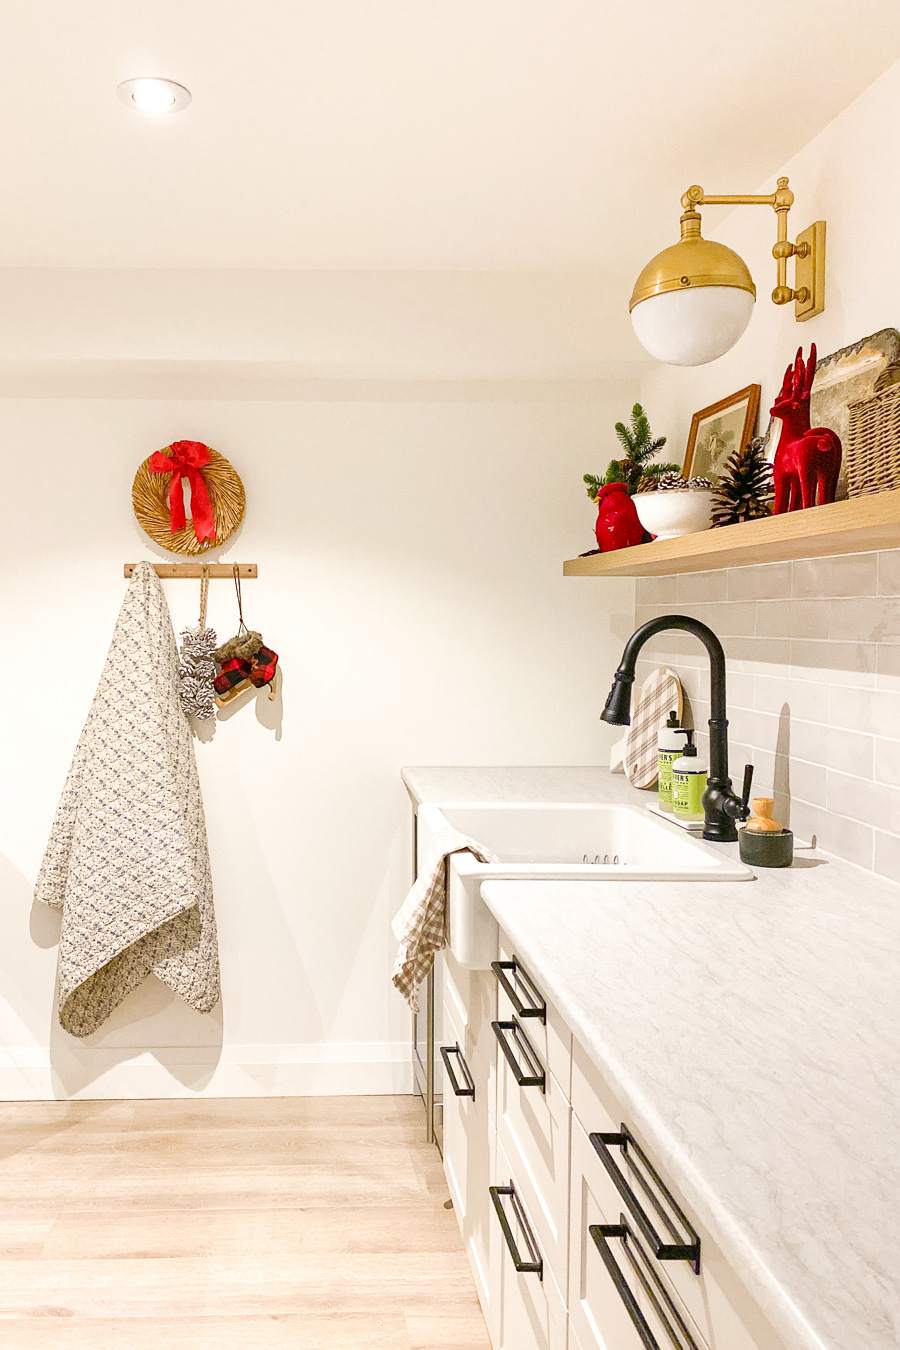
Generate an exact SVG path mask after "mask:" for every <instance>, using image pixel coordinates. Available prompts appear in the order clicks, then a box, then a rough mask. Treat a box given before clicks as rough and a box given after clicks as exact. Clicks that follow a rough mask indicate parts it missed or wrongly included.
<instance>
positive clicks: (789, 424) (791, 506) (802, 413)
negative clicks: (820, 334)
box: [771, 343, 841, 516]
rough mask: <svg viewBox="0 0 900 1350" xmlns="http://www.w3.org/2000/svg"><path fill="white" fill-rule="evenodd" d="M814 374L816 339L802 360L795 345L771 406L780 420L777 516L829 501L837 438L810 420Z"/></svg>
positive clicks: (838, 446) (834, 486)
mask: <svg viewBox="0 0 900 1350" xmlns="http://www.w3.org/2000/svg"><path fill="white" fill-rule="evenodd" d="M815 373H816V344H815V343H813V344H812V347H811V348H810V352H809V360H808V361H807V363H806V365H804V364H803V348H802V347H798V348H797V357H796V360H795V361H794V364H793V366H788V368H787V370H786V371H785V375H784V384H783V385H782V386H781V393H780V394H779V395H778V397H777V399H776V400H775V403H774V405H773V407H772V410H771V411H772V416H773V417H777V418H779V419H780V421H781V435H780V437H779V440H778V449H777V450H776V451H775V463H774V464H773V465H772V474H773V477H774V479H775V501H774V504H773V507H772V510H773V513H774V514H775V515H776V516H780V515H782V514H783V513H784V512H785V511H799V510H800V509H801V508H803V509H805V508H806V507H808V506H823V505H824V504H825V503H826V502H833V501H834V495H835V493H836V492H837V482H838V474H839V473H840V469H841V438H840V436H838V435H836V434H835V432H833V431H832V430H831V428H830V427H813V428H810V425H809V398H810V393H811V391H812V382H813V376H814V375H815Z"/></svg>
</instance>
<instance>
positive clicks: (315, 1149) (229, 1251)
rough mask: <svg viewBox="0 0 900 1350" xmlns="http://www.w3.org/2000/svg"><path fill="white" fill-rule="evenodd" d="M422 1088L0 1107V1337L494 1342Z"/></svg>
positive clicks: (324, 1348)
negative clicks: (392, 1093)
mask: <svg viewBox="0 0 900 1350" xmlns="http://www.w3.org/2000/svg"><path fill="white" fill-rule="evenodd" d="M423 1136H424V1126H423V1119H422V1108H421V1105H420V1103H419V1102H418V1101H417V1100H415V1099H414V1098H411V1097H331V1098H329V1097H282V1098H276V1099H248V1100H205V1099H204V1100H196V1101H141V1102H37V1103H35V1102H11V1103H10V1102H7V1103H0V1345H2V1346H3V1350H49V1347H53V1350H123V1347H124V1350H149V1348H150V1347H151V1346H152V1347H153V1350H159V1348H160V1347H162V1346H164V1347H166V1350H288V1348H289V1347H290V1350H490V1343H489V1341H488V1337H487V1332H486V1330H485V1326H484V1321H483V1319H482V1316H481V1310H480V1307H479V1304H478V1299H477V1297H476V1295H475V1289H474V1285H473V1283H472V1278H471V1275H470V1273H469V1266H468V1262H467V1260H466V1257H465V1254H464V1252H463V1248H462V1241H461V1239H460V1236H459V1230H458V1228H457V1225H456V1219H455V1217H454V1215H453V1213H452V1212H451V1211H450V1210H446V1209H444V1202H445V1201H446V1200H447V1198H448V1196H447V1188H446V1184H445V1182H444V1175H443V1171H442V1169H441V1163H440V1158H439V1156H438V1154H437V1151H436V1149H434V1148H432V1147H431V1146H430V1145H427V1144H425V1143H424V1142H423Z"/></svg>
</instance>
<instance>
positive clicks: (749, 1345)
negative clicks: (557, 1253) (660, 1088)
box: [569, 1041, 783, 1350]
mask: <svg viewBox="0 0 900 1350" xmlns="http://www.w3.org/2000/svg"><path fill="white" fill-rule="evenodd" d="M572 1107H573V1120H572V1216H571V1225H570V1243H571V1253H570V1263H569V1270H570V1281H569V1311H570V1315H571V1317H572V1320H573V1324H575V1325H576V1326H577V1328H578V1335H579V1337H580V1339H581V1341H582V1343H583V1346H584V1350H594V1347H595V1346H601V1347H604V1350H612V1347H608V1343H607V1342H606V1341H604V1340H603V1339H597V1335H596V1333H593V1332H590V1331H589V1328H590V1327H591V1326H592V1324H593V1323H592V1318H593V1313H592V1307H593V1301H594V1296H595V1295H594V1294H592V1293H591V1290H596V1289H597V1281H598V1280H599V1279H600V1278H601V1277H604V1278H605V1282H606V1284H605V1291H604V1290H602V1289H601V1291H600V1292H601V1294H602V1295H603V1297H604V1298H605V1299H606V1300H607V1302H608V1297H609V1291H610V1290H611V1289H613V1290H614V1288H615V1286H614V1284H613V1281H612V1277H611V1276H609V1275H608V1273H607V1271H606V1269H605V1267H604V1264H603V1260H602V1257H601V1255H600V1252H599V1250H598V1248H597V1245H596V1243H595V1242H594V1241H593V1240H592V1239H591V1237H590V1235H589V1233H588V1227H589V1225H590V1224H597V1223H602V1224H607V1225H613V1226H615V1225H617V1224H619V1222H620V1220H621V1218H622V1216H623V1215H624V1216H625V1218H626V1220H627V1221H628V1223H629V1224H630V1225H631V1227H632V1228H637V1227H638V1225H637V1224H636V1223H635V1221H634V1218H633V1216H632V1214H631V1213H630V1212H629V1208H628V1205H627V1204H626V1203H625V1201H624V1199H623V1196H622V1194H621V1192H620V1191H619V1189H618V1188H617V1187H616V1185H615V1184H614V1182H613V1179H612V1175H611V1171H610V1170H609V1169H608V1168H607V1166H605V1165H604V1163H603V1161H602V1160H601V1156H600V1154H599V1153H598V1151H597V1149H596V1148H595V1147H594V1145H593V1144H592V1143H591V1141H590V1139H589V1135H590V1134H591V1133H597V1134H603V1133H609V1134H618V1133H619V1132H620V1131H621V1129H622V1125H623V1122H624V1123H625V1125H626V1127H627V1126H628V1121H627V1118H626V1117H625V1116H624V1114H623V1110H622V1107H621V1106H620V1104H619V1102H618V1101H617V1100H616V1098H615V1096H614V1095H613V1093H612V1092H611V1091H610V1089H609V1087H608V1086H607V1084H606V1083H605V1081H604V1080H603V1078H602V1076H601V1074H600V1072H599V1070H598V1069H597V1068H596V1067H595V1066H594V1064H593V1063H592V1061H591V1060H590V1058H589V1056H588V1055H587V1052H586V1051H585V1050H584V1048H583V1047H582V1046H581V1045H579V1043H578V1042H577V1041H576V1042H575V1044H574V1047H573V1053H572ZM635 1142H636V1143H637V1145H638V1147H640V1145H641V1143H642V1141H641V1140H640V1139H638V1140H636V1141H635ZM610 1152H611V1153H612V1154H613V1166H614V1167H618V1169H619V1172H620V1173H621V1175H622V1176H623V1177H624V1178H625V1180H626V1181H628V1182H630V1183H634V1184H633V1185H632V1189H633V1190H634V1191H635V1192H636V1194H637V1198H638V1200H639V1201H640V1203H641V1207H642V1208H643V1209H644V1210H645V1211H646V1212H647V1213H648V1215H649V1217H650V1219H651V1222H652V1224H653V1226H654V1228H655V1229H656V1230H657V1232H659V1233H660V1236H662V1237H663V1239H664V1240H665V1241H670V1240H672V1234H670V1233H666V1232H665V1229H664V1225H663V1224H661V1223H660V1222H659V1217H658V1214H657V1213H655V1212H654V1211H653V1206H652V1201H650V1200H649V1198H648V1197H647V1196H646V1195H645V1194H643V1193H641V1191H640V1186H639V1184H638V1183H636V1182H634V1174H633V1173H632V1172H631V1170H630V1169H629V1167H628V1165H627V1163H624V1164H623V1162H622V1154H621V1152H620V1150H619V1149H618V1148H616V1147H615V1146H613V1147H611V1149H610ZM638 1161H639V1159H638ZM652 1161H653V1160H652V1158H651V1159H650V1162H651V1166H652ZM641 1170H642V1171H643V1168H641ZM661 1180H662V1182H663V1185H664V1186H665V1188H666V1190H668V1191H669V1192H670V1193H671V1192H673V1191H674V1190H675V1188H674V1187H673V1186H672V1184H671V1182H670V1180H669V1178H667V1177H663V1178H661ZM673 1198H674V1200H675V1203H676V1205H677V1206H678V1208H679V1209H680V1210H681V1211H682V1212H683V1213H685V1214H686V1217H687V1219H688V1227H689V1229H694V1230H696V1234H697V1236H698V1237H699V1241H700V1269H699V1273H696V1272H695V1271H694V1270H693V1269H692V1267H691V1264H690V1263H689V1262H688V1261H684V1260H663V1261H656V1260H653V1259H652V1258H651V1260H652V1265H653V1269H654V1270H655V1272H656V1273H657V1274H658V1276H659V1278H660V1280H661V1282H662V1284H663V1286H664V1289H665V1291H666V1293H667V1294H668V1296H669V1297H670V1298H671V1299H672V1300H673V1302H674V1304H675V1306H676V1308H677V1309H678V1310H679V1311H680V1312H681V1314H682V1315H683V1316H684V1317H685V1319H686V1322H687V1324H688V1326H689V1327H690V1328H691V1329H692V1334H693V1337H694V1340H695V1341H696V1343H697V1345H698V1346H699V1347H701V1350H702V1347H703V1345H704V1344H706V1343H708V1344H709V1345H711V1346H714V1347H716V1350H721V1348H722V1347H727V1350H783V1343H782V1341H781V1339H780V1337H778V1336H777V1335H776V1334H775V1332H774V1331H773V1330H772V1328H771V1326H770V1325H769V1322H768V1320H767V1319H766V1318H765V1316H764V1315H763V1313H762V1312H761V1311H760V1310H759V1308H758V1307H757V1305H756V1303H755V1302H754V1300H753V1299H751V1298H750V1296H749V1295H748V1294H747V1292H746V1290H745V1289H744V1287H743V1285H742V1284H741V1283H740V1281H739V1280H738V1278H737V1276H736V1275H735V1273H734V1271H733V1269H732V1267H731V1266H730V1264H729V1263H728V1262H727V1261H726V1260H725V1258H724V1257H723V1256H722V1254H721V1252H720V1251H719V1249H718V1247H717V1245H716V1244H715V1243H714V1242H713V1241H712V1239H711V1238H710V1237H709V1235H708V1233H706V1232H705V1231H704V1229H703V1228H702V1226H700V1225H699V1224H697V1223H696V1222H695V1220H694V1218H693V1216H692V1215H691V1214H690V1212H689V1211H688V1210H687V1207H686V1206H685V1205H684V1204H683V1203H682V1201H681V1198H680V1196H678V1195H677V1192H675V1194H674V1197H673ZM591 1215H599V1216H600V1217H599V1218H598V1217H590V1216H591ZM676 1227H678V1228H680V1225H676ZM684 1235H685V1234H684V1231H683V1230H682V1231H681V1232H680V1234H678V1235H676V1236H681V1237H683V1236H684ZM637 1236H638V1238H640V1237H641V1234H640V1233H639V1232H638V1234H637ZM626 1245H628V1240H626ZM644 1245H645V1246H646V1242H644ZM612 1246H613V1247H614V1248H615V1249H617V1252H618V1255H619V1256H620V1257H621V1256H622V1255H623V1253H622V1244H621V1242H620V1241H613V1243H612ZM621 1264H624V1265H625V1268H626V1270H627V1269H628V1262H627V1260H626V1261H625V1262H622V1261H621V1260H620V1265H621ZM597 1296H598V1297H599V1295H597ZM619 1303H620V1304H621V1299H620V1300H619ZM622 1306H623V1307H624V1305H622ZM579 1310H580V1311H579ZM616 1311H619V1310H618V1309H617V1310H616ZM609 1315H610V1317H612V1316H613V1315H614V1314H613V1313H610V1314H609ZM591 1334H593V1335H594V1339H593V1340H591V1339H590V1335H591ZM633 1343H634V1345H635V1347H637V1346H639V1344H640V1342H639V1341H638V1340H634V1339H633ZM660 1344H661V1345H663V1346H666V1350H668V1342H667V1341H666V1340H665V1339H664V1340H662V1341H661V1342H660ZM631 1346H632V1341H629V1340H625V1339H623V1342H622V1350H625V1347H628V1350H631ZM615 1350H619V1346H618V1345H617V1344H616V1345H615Z"/></svg>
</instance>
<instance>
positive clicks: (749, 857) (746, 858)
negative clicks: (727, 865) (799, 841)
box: [738, 829, 794, 867]
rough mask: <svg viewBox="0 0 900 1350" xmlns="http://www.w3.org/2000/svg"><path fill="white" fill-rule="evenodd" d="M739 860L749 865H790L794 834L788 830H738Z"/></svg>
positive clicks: (792, 854) (792, 859)
mask: <svg viewBox="0 0 900 1350" xmlns="http://www.w3.org/2000/svg"><path fill="white" fill-rule="evenodd" d="M738 841H739V843H740V850H741V862H745V863H749V864H750V866H751V867H790V865H791V863H792V862H793V861H794V836H793V834H792V833H791V831H790V830H779V831H778V832H777V833H776V832H775V830H747V829H744V830H738Z"/></svg>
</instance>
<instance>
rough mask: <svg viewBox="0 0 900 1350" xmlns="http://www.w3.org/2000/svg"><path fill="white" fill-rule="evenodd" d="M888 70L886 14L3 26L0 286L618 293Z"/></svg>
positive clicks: (748, 11) (779, 8) (455, 6)
mask: <svg viewBox="0 0 900 1350" xmlns="http://www.w3.org/2000/svg"><path fill="white" fill-rule="evenodd" d="M788 18H789V20H790V21H789V22H788ZM898 55H900V4H898V3H897V0H790V2H789V3H787V4H786V3H785V0H755V3H754V4H753V5H752V6H748V5H745V4H743V3H741V4H738V3H728V0H726V2H725V3H723V0H718V2H716V3H713V2H708V3H701V2H700V0H677V2H676V0H640V2H639V0H630V2H629V0H440V2H438V0H257V2H256V3H255V4H254V3H248V0H37V2H36V0H0V125H2V143H3V158H2V192H0V266H6V267H10V266H21V265H25V266H65V267H70V266H81V267H97V266H99V267H227V268H304V269H305V268H313V269H317V268H339V269H342V268H373V269H381V268H385V269H387V268H414V269H460V268H462V269H468V268H473V269H478V268H487V269H494V268H500V269H509V268H582V267H589V268H593V269H599V270H601V271H603V270H607V269H608V270H609V271H611V272H612V271H616V272H618V271H619V270H620V269H621V268H622V267H623V266H624V267H625V268H626V269H627V271H628V272H629V273H630V272H632V271H635V270H637V266H639V265H640V264H641V263H642V262H643V261H645V260H646V254H647V253H648V252H650V251H654V250H655V248H657V247H660V246H662V245H663V244H664V243H667V242H669V240H670V236H671V234H672V232H673V231H674V228H675V222H676V218H677V211H678V198H679V196H680V193H681V192H682V191H683V189H684V188H685V187H686V186H687V185H688V184H689V183H691V182H697V181H698V182H702V183H703V184H704V185H705V186H706V187H707V189H708V190H709V191H716V190H718V191H728V190H737V191H752V190H754V188H755V187H756V186H757V185H758V184H759V183H761V182H762V181H763V180H764V179H766V177H767V176H768V175H770V174H771V173H773V172H774V170H775V169H776V168H777V167H778V166H779V165H780V164H782V163H783V162H784V161H785V160H786V159H788V158H789V157H790V155H791V154H792V153H793V152H794V151H796V150H797V149H798V148H799V147H800V146H802V145H803V144H805V143H806V141H808V140H809V139H810V138H811V137H812V136H813V135H814V134H815V133H816V132H817V131H818V130H819V129H820V128H821V127H822V126H824V125H825V124H826V123H827V122H828V121H830V120H831V118H832V117H834V116H835V115H836V114H837V113H838V112H839V111H840V110H841V109H842V108H844V107H845V106H846V105H847V104H848V103H849V102H850V101H851V100H852V99H853V98H854V97H856V95H857V94H858V93H859V92H860V91H861V90H862V89H863V88H865V87H866V86H867V85H868V84H870V83H871V82H872V81H873V80H874V79H875V78H876V77H877V76H878V75H879V74H880V73H881V71H882V70H884V69H885V68H886V67H887V66H888V65H890V64H891V63H892V62H893V61H894V60H895V59H896V58H897V57H898ZM142 74H159V75H164V76H168V77H170V78H172V79H175V80H178V81H180V82H182V83H184V84H186V85H187V86H188V87H189V88H190V89H191V91H192V93H193V103H192V105H191V106H190V108H189V109H188V110H187V111H186V112H183V113H181V114H178V115H177V116H172V117H162V118H155V119H151V118H146V117H142V116H140V115H138V114H136V113H134V112H132V111H131V110H129V109H128V108H125V107H123V106H122V104H121V103H119V102H118V101H117V99H116V96H115V89H116V85H117V84H118V83H119V82H120V81H121V80H123V79H126V78H129V77H131V76H135V75H142ZM798 187H799V185H798ZM798 205H800V202H799V201H798Z"/></svg>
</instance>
